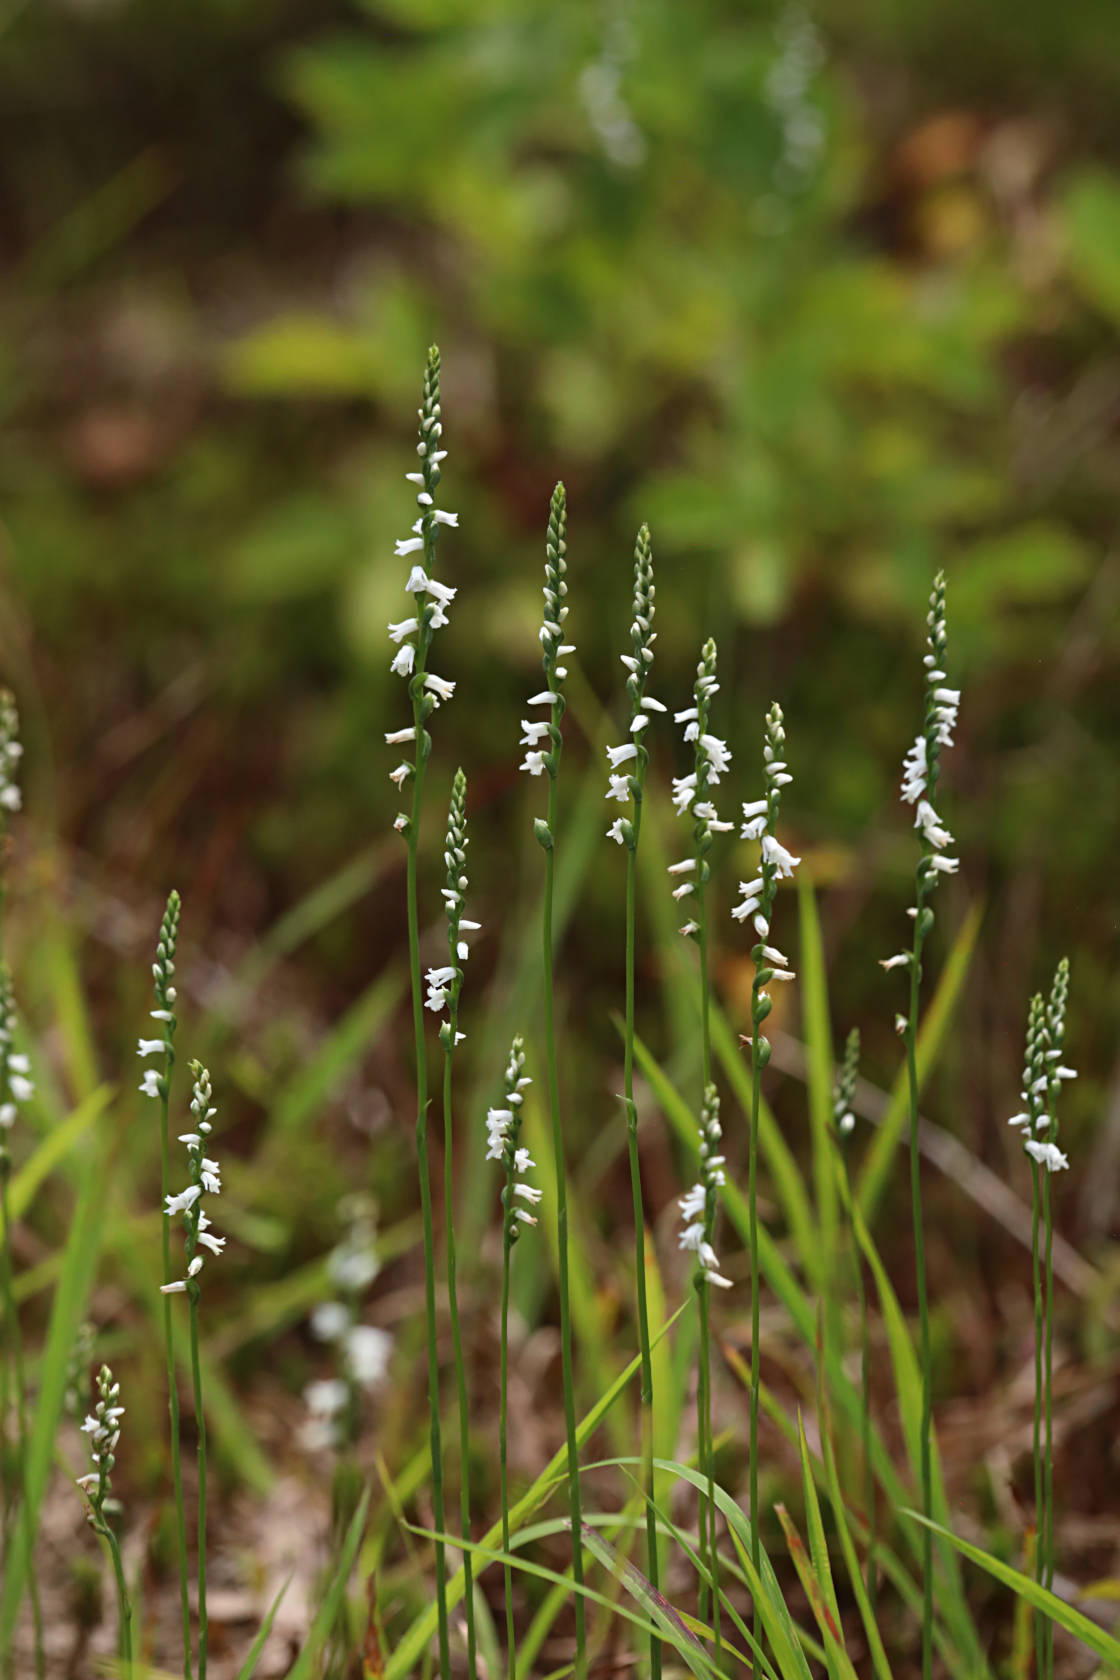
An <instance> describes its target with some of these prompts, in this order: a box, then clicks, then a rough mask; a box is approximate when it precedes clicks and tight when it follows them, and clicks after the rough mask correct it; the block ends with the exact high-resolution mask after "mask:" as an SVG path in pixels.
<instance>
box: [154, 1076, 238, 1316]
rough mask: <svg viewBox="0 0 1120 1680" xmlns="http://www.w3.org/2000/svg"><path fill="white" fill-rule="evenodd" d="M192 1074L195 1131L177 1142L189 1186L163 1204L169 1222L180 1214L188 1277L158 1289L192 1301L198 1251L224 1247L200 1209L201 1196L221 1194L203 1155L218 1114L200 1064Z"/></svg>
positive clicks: (214, 1167) (216, 1172) (217, 1173)
mask: <svg viewBox="0 0 1120 1680" xmlns="http://www.w3.org/2000/svg"><path fill="white" fill-rule="evenodd" d="M191 1073H192V1074H193V1075H194V1092H193V1095H192V1097H191V1113H192V1115H193V1116H194V1123H195V1130H194V1131H193V1132H182V1133H180V1136H179V1142H180V1143H185V1144H186V1146H187V1159H188V1161H189V1163H190V1175H191V1176H190V1183H189V1184H188V1185H187V1187H186V1189H185V1190H180V1192H179V1193H178V1195H175V1196H168V1197H167V1199H166V1201H165V1202H164V1215H165V1217H166V1218H168V1219H170V1218H172V1217H173V1216H174V1215H175V1214H182V1216H183V1226H184V1229H185V1231H186V1260H187V1275H186V1277H185V1278H179V1279H177V1280H176V1281H175V1282H173V1283H165V1284H162V1285H161V1287H160V1293H161V1294H163V1295H181V1294H183V1293H184V1292H186V1293H187V1294H189V1295H190V1296H191V1297H192V1299H194V1300H197V1299H198V1287H199V1286H198V1274H199V1272H201V1270H202V1255H201V1254H199V1252H198V1250H199V1248H207V1249H209V1250H210V1253H211V1254H220V1253H221V1252H222V1249H223V1248H224V1247H225V1245H226V1239H225V1238H224V1237H215V1236H214V1235H213V1234H212V1232H211V1230H210V1220H209V1218H208V1216H207V1214H206V1213H205V1211H204V1209H203V1207H202V1197H203V1195H210V1196H217V1195H219V1194H220V1192H221V1188H222V1181H221V1169H220V1168H219V1166H218V1163H217V1161H214V1160H211V1159H210V1157H209V1156H207V1155H204V1154H203V1153H202V1151H203V1149H204V1148H205V1147H206V1144H207V1140H208V1139H209V1137H210V1133H211V1131H212V1130H213V1126H212V1124H211V1122H212V1120H213V1117H214V1115H215V1114H216V1113H217V1112H218V1111H217V1109H216V1108H214V1107H212V1106H211V1098H212V1096H213V1091H212V1089H211V1085H210V1075H209V1073H208V1072H207V1070H206V1069H205V1068H204V1067H203V1066H202V1063H201V1062H192V1063H191Z"/></svg>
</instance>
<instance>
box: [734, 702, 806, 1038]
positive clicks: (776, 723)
mask: <svg viewBox="0 0 1120 1680" xmlns="http://www.w3.org/2000/svg"><path fill="white" fill-rule="evenodd" d="M785 740H786V732H785V720H784V718H783V716H782V708H781V707H780V706H779V705H778V703H777V702H776V701H775V703H774V704H773V705H772V706H771V708H770V710H769V711H768V712H767V714H766V732H765V736H764V739H763V747H762V767H763V779H764V781H765V785H766V795H765V798H763V799H755V800H748V801H747V803H745V804H744V806H743V817H744V822H743V827H742V830H741V837H742V838H743V839H744V840H757V841H758V843H759V867H758V874H757V875H755V876H754V877H753V878H752V879H751V880H749V881H740V882H739V892H740V894H741V895H742V896H741V899H740V902H739V903H738V904H737V905H736V906H735V907H734V909H733V910H732V912H731V914H732V916H733V917H734V919H735V920H736V921H738V922H745V921H746V920H747V918H748V917H749V918H751V922H752V925H753V927H754V931H755V933H756V935H757V937H758V942H757V944H755V946H754V947H753V949H752V951H751V957H752V958H753V960H754V965H755V975H754V981H753V983H752V987H751V1019H752V1023H753V1027H754V1031H753V1034H752V1036H751V1038H750V1040H749V1042H750V1046H751V1052H752V1054H753V1056H754V1058H755V1060H756V1062H757V1063H758V1065H759V1066H761V1067H765V1066H766V1064H767V1062H768V1061H769V1059H770V1043H769V1040H768V1039H766V1038H765V1037H764V1036H763V1035H762V1033H761V1032H760V1031H759V1028H760V1026H761V1024H762V1022H763V1021H764V1020H765V1019H766V1016H767V1015H768V1014H769V1013H770V1009H771V999H770V994H769V992H768V991H767V990H766V988H767V986H769V985H770V983H771V982H772V981H774V980H777V981H790V980H793V979H794V978H795V976H794V974H793V971H792V970H791V969H790V966H789V960H788V958H787V957H785V956H784V955H783V953H782V952H781V951H780V950H778V949H777V948H776V947H775V946H773V945H771V944H770V943H769V942H768V941H769V934H770V920H771V916H772V915H773V908H774V900H775V898H776V896H777V891H778V883H779V881H788V880H791V879H792V878H793V872H794V870H795V869H796V868H797V865H798V864H799V863H800V862H801V859H800V858H799V857H794V855H793V853H792V852H791V851H789V850H788V849H787V848H786V847H785V846H783V845H782V843H781V841H780V840H778V839H777V838H776V837H775V833H774V830H775V829H776V827H777V824H778V817H779V815H780V812H781V802H782V789H783V788H785V787H788V786H789V783H790V782H791V781H792V779H793V778H792V777H791V776H790V774H789V769H788V766H787V764H786V761H785V759H784V758H783V757H782V752H783V749H784V747H785ZM744 1042H748V1041H747V1040H744Z"/></svg>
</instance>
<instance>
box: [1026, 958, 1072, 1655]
mask: <svg viewBox="0 0 1120 1680" xmlns="http://www.w3.org/2000/svg"><path fill="white" fill-rule="evenodd" d="M1068 999H1069V958H1068V957H1063V958H1062V960H1061V962H1060V963H1059V964H1058V967H1057V969H1056V970H1055V973H1054V981H1053V984H1052V986H1051V988H1050V997H1049V999H1048V1001H1047V1004H1046V1032H1047V1036H1048V1038H1049V1040H1050V1043H1049V1047H1048V1049H1047V1052H1046V1060H1047V1066H1046V1117H1047V1121H1048V1128H1047V1132H1046V1136H1045V1138H1034V1139H1032V1140H1031V1141H1032V1142H1033V1144H1034V1148H1033V1149H1031V1154H1032V1155H1033V1156H1034V1157H1035V1159H1036V1160H1037V1161H1038V1162H1039V1163H1040V1165H1041V1166H1042V1167H1044V1168H1045V1171H1044V1173H1043V1180H1042V1217H1043V1220H1044V1222H1045V1225H1046V1406H1045V1410H1046V1473H1045V1477H1044V1486H1043V1492H1044V1494H1045V1498H1046V1535H1045V1575H1044V1578H1043V1584H1044V1586H1045V1587H1046V1589H1047V1591H1049V1592H1053V1590H1054V1219H1053V1209H1052V1207H1051V1197H1050V1181H1051V1179H1052V1178H1053V1175H1054V1174H1055V1173H1056V1172H1061V1171H1062V1170H1063V1169H1064V1168H1066V1167H1068V1166H1069V1161H1068V1159H1067V1158H1066V1156H1065V1155H1063V1153H1062V1151H1061V1150H1060V1149H1059V1148H1058V1095H1059V1093H1060V1091H1061V1088H1062V1081H1063V1080H1064V1079H1076V1078H1077V1074H1076V1072H1075V1070H1074V1069H1073V1068H1070V1067H1064V1066H1063V1065H1062V1061H1061V1057H1062V1043H1063V1040H1064V1038H1065V1031H1066V1004H1067V1001H1068ZM1044 1631H1045V1635H1046V1674H1047V1680H1053V1675H1054V1624H1053V1622H1052V1621H1051V1620H1050V1618H1049V1617H1047V1618H1046V1627H1045V1630H1044Z"/></svg>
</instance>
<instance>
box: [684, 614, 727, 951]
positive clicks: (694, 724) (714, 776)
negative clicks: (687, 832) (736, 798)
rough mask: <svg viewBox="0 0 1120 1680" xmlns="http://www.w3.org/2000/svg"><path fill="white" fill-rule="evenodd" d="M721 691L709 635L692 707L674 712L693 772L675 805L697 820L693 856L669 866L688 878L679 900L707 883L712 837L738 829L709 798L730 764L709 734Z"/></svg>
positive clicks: (695, 928)
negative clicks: (690, 754)
mask: <svg viewBox="0 0 1120 1680" xmlns="http://www.w3.org/2000/svg"><path fill="white" fill-rule="evenodd" d="M718 693H719V683H718V682H717V681H716V644H715V642H714V641H713V640H712V639H711V638H710V637H709V639H708V640H707V641H706V642H705V643H704V646H703V647H702V648H701V650H700V662H699V664H698V665H697V667H696V681H695V683H694V684H693V688H692V695H693V704H692V705H691V706H688V707H686V708H685V710H684V711H682V712H674V713H673V721H674V722H675V723H683V724H684V726H685V730H684V738H685V742H686V744H689V745H691V746H692V748H693V768H692V770H691V772H690V774H689V775H687V776H675V777H674V778H673V804H674V805H675V807H676V811H677V815H678V817H683V816H684V815H685V813H686V812H687V813H688V814H689V815H690V816H691V817H692V818H693V830H692V837H693V855H692V856H691V857H687V858H682V859H681V860H680V862H679V863H671V864H670V865H669V874H670V875H673V876H678V875H679V876H681V877H687V879H681V880H680V881H679V882H678V884H677V885H676V886H675V887H674V888H673V897H674V898H675V899H677V900H678V902H679V901H680V900H681V899H684V898H691V897H692V895H693V894H694V893H695V892H696V891H697V889H698V888H702V887H703V886H705V885H706V884H707V881H708V874H709V871H708V863H707V853H708V852H709V851H710V849H711V844H712V835H713V834H728V833H730V831H731V830H732V829H733V828H734V826H735V825H734V823H729V822H721V821H720V815H719V812H718V811H717V810H716V807H715V805H714V804H713V803H712V801H711V800H710V799H709V798H708V789H709V788H710V787H715V786H716V785H717V784H718V782H719V779H720V777H721V776H722V775H724V774H725V773H726V771H727V768H728V766H729V765H730V763H731V753H730V752H729V750H728V747H727V742H726V741H721V740H720V738H719V736H718V735H711V734H709V733H708V718H709V715H710V712H711V705H712V700H713V698H714V697H715V695H717V694H718ZM680 931H681V933H683V934H684V935H685V937H686V938H689V937H691V936H692V935H693V934H696V933H699V931H700V924H699V922H696V921H694V920H692V919H691V918H690V919H689V920H688V921H686V922H685V923H684V925H683V926H682V927H681V930H680Z"/></svg>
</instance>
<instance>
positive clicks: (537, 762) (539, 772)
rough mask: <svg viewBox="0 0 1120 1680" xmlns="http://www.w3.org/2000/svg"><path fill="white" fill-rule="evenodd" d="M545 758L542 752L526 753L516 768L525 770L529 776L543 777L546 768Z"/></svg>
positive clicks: (545, 755)
mask: <svg viewBox="0 0 1120 1680" xmlns="http://www.w3.org/2000/svg"><path fill="white" fill-rule="evenodd" d="M546 757H547V754H546V753H544V752H543V751H539V752H533V751H530V752H527V753H526V754H525V757H524V758H523V759H522V760H521V763H520V764H519V765H518V766H517V768H518V769H519V770H527V771H528V773H529V775H530V776H543V775H544V772H545V768H546V765H545V759H546Z"/></svg>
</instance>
